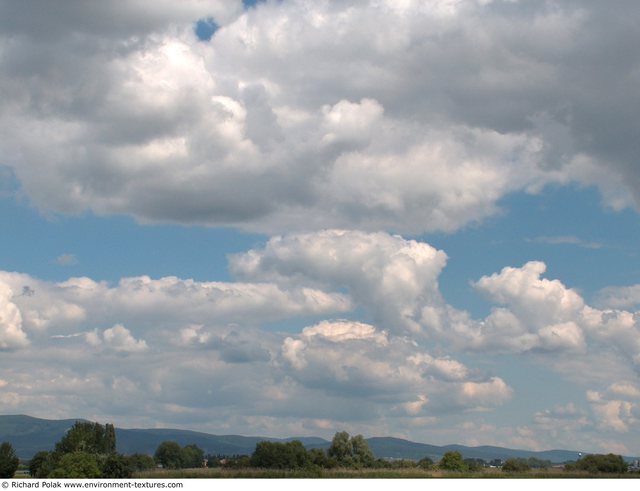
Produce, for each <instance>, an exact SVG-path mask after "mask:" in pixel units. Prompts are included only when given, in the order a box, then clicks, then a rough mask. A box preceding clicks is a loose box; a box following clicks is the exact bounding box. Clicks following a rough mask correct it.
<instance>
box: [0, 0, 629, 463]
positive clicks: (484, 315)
mask: <svg viewBox="0 0 640 491" xmlns="http://www.w3.org/2000/svg"><path fill="white" fill-rule="evenodd" d="M639 24H640V6H639V5H638V3H637V2H635V1H615V2H597V1H588V0H583V1H571V0H566V1H551V0H549V1H543V0H540V1H534V2H520V1H514V0H511V1H506V0H505V1H502V0H494V1H491V0H441V1H435V0H432V1H423V0H421V1H411V0H404V1H391V0H388V1H384V0H378V1H371V2H364V1H353V2H350V1H341V2H329V1H302V0H281V1H266V2H240V1H236V2H233V1H222V0H220V1H218V0H185V1H183V2H173V1H168V0H166V1H165V0H161V1H157V2H141V1H139V0H122V1H119V2H83V1H75V0H73V1H58V0H51V1H47V2H38V1H35V0H33V1H22V2H14V1H10V0H0V93H2V97H1V98H0V223H1V224H2V229H3V232H2V239H1V240H0V413H2V414H29V415H32V416H37V417H46V418H74V417H78V418H87V419H92V420H95V421H100V422H103V423H106V422H112V423H115V424H116V425H118V426H121V427H128V428H133V427H138V428H142V427H145V428H150V427H172V428H187V429H192V430H199V431H206V432H210V433H216V434H232V433H233V434H243V435H262V436H274V437H286V436H307V435H315V436H322V437H325V438H331V437H332V436H333V434H334V433H335V432H336V431H341V430H346V431H348V432H350V433H352V434H357V433H361V434H363V435H364V436H366V437H370V436H395V437H399V438H406V439H410V440H413V441H419V442H425V443H432V444H449V443H459V444H467V445H500V446H508V447H512V448H523V449H531V450H545V449H558V448H561V449H572V450H580V451H588V452H614V453H622V454H624V455H640V438H639V436H640V380H639V379H638V375H639V373H640V313H639V311H638V308H639V307H640V279H639V278H640V258H639V257H638V253H639V251H638V244H639V243H640V219H639V218H640V217H639V212H640V168H639V167H638V162H637V159H638V155H640V137H639V135H640V119H638V108H639V107H640V92H639V91H638V87H639V86H640V53H639V52H638V50H637V46H639V45H640V31H638V29H637V26H638V25H639Z"/></svg>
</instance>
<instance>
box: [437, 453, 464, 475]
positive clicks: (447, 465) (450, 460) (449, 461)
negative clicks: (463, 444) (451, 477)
mask: <svg viewBox="0 0 640 491" xmlns="http://www.w3.org/2000/svg"><path fill="white" fill-rule="evenodd" d="M438 467H440V469H444V470H445V471H454V472H464V471H466V470H467V465H466V464H465V463H464V460H462V454H461V453H460V452H447V453H445V454H444V455H443V456H442V459H440V462H439V463H438Z"/></svg>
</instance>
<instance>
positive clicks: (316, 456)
mask: <svg viewBox="0 0 640 491" xmlns="http://www.w3.org/2000/svg"><path fill="white" fill-rule="evenodd" d="M309 461H310V462H311V464H312V465H316V466H318V467H322V468H324V469H331V468H333V467H335V466H336V465H337V462H336V461H335V459H332V458H330V457H328V456H327V453H326V452H325V451H324V450H322V449H321V448H312V449H311V450H309Z"/></svg>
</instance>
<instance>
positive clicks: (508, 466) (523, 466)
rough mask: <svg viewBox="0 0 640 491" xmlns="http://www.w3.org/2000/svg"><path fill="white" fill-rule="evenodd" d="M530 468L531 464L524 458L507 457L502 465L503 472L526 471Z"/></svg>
mask: <svg viewBox="0 0 640 491" xmlns="http://www.w3.org/2000/svg"><path fill="white" fill-rule="evenodd" d="M530 469H531V466H529V462H527V461H526V460H525V459H507V461H506V462H505V463H504V464H503V465H502V470H503V471H504V472H527V471H528V470H530Z"/></svg>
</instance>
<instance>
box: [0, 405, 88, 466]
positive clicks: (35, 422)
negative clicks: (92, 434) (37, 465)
mask: <svg viewBox="0 0 640 491" xmlns="http://www.w3.org/2000/svg"><path fill="white" fill-rule="evenodd" d="M76 421H84V420H81V419H58V420H50V419H39V418H32V417H31V416H24V415H12V416H0V441H2V442H10V443H11V445H13V448H14V449H15V451H16V454H17V455H18V457H20V458H21V459H28V458H31V456H32V455H34V454H35V453H36V452H39V451H41V450H51V449H53V446H54V445H55V443H56V442H57V441H58V440H60V438H62V436H63V435H64V434H65V433H66V432H67V430H68V429H69V428H71V427H72V426H73V425H74V424H75V422H76Z"/></svg>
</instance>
